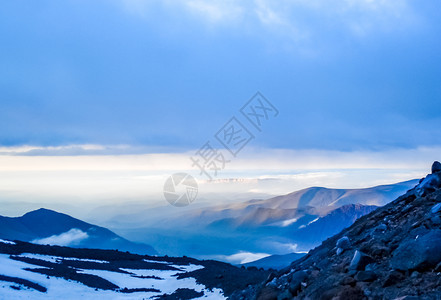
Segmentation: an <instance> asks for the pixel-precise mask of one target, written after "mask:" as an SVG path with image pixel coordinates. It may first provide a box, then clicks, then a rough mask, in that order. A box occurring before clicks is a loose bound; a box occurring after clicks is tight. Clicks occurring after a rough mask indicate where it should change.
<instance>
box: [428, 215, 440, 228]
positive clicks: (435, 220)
mask: <svg viewBox="0 0 441 300" xmlns="http://www.w3.org/2000/svg"><path fill="white" fill-rule="evenodd" d="M430 220H431V221H432V223H433V224H434V225H436V226H439V225H441V217H440V216H433V217H431V218H430Z"/></svg>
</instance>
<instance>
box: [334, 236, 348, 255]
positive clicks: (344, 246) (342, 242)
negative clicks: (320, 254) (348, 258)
mask: <svg viewBox="0 0 441 300" xmlns="http://www.w3.org/2000/svg"><path fill="white" fill-rule="evenodd" d="M336 246H337V255H339V254H340V253H342V252H343V251H344V250H348V249H351V241H350V240H349V238H348V237H347V236H344V237H342V238H340V239H339V240H338V241H337V244H336ZM339 249H340V250H339Z"/></svg>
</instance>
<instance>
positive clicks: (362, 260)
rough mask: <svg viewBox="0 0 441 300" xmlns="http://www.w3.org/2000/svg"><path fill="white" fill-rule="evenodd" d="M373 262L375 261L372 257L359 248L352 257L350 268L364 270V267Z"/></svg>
mask: <svg viewBox="0 0 441 300" xmlns="http://www.w3.org/2000/svg"><path fill="white" fill-rule="evenodd" d="M372 262H374V260H373V259H372V257H370V256H369V255H366V254H364V253H363V252H361V251H359V250H356V251H355V253H354V256H353V257H352V260H351V264H350V265H349V270H357V271H361V270H364V268H365V267H366V266H367V265H368V264H370V263H372Z"/></svg>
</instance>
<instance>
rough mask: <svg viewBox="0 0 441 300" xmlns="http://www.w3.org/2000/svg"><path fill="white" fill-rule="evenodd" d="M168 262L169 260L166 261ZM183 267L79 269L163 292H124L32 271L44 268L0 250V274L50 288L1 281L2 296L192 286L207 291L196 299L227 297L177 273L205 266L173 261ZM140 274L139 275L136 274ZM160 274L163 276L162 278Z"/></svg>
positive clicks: (66, 298)
mask: <svg viewBox="0 0 441 300" xmlns="http://www.w3.org/2000/svg"><path fill="white" fill-rule="evenodd" d="M1 242H4V241H1ZM20 257H28V258H34V259H40V260H45V261H48V262H53V263H54V262H60V260H63V259H64V260H66V259H68V260H70V259H69V258H61V257H55V256H48V255H39V254H22V255H20ZM72 260H78V261H86V262H87V261H88V262H91V261H92V262H99V263H106V262H105V261H95V260H87V259H84V260H83V259H78V258H72ZM165 263H166V262H165ZM169 265H170V266H173V267H175V268H178V269H179V271H170V270H167V271H164V270H147V269H141V270H135V269H126V268H125V269H121V270H122V271H126V272H129V273H130V274H124V273H118V272H112V271H105V270H88V269H87V270H85V269H78V270H77V272H78V273H84V274H91V275H97V276H99V277H101V278H103V279H106V280H108V281H110V282H112V283H113V284H115V285H117V286H119V287H120V288H121V289H124V288H128V289H136V288H143V289H149V288H150V289H157V290H159V291H160V292H144V291H142V292H133V293H122V292H120V291H114V290H100V289H95V288H90V287H88V286H85V285H83V284H82V283H79V282H76V281H71V280H65V279H63V278H57V277H52V276H46V275H43V274H39V273H35V272H31V271H27V270H25V269H26V268H42V267H41V266H36V265H32V264H28V263H25V262H21V261H17V260H14V259H11V258H10V256H9V255H7V254H0V275H4V276H9V277H17V278H21V279H25V280H28V281H31V282H33V283H36V284H39V285H41V286H43V287H45V288H47V292H45V293H43V292H39V291H37V290H35V289H31V288H28V287H26V286H24V285H20V284H16V283H13V282H7V281H0V300H9V299H32V300H39V299H45V300H46V299H63V300H70V299H72V300H77V299H133V300H135V299H136V300H140V299H154V298H155V297H156V296H160V295H163V294H172V293H173V292H175V291H176V290H177V289H179V288H187V289H192V290H194V291H196V292H203V293H204V295H203V296H202V297H200V298H196V299H213V300H214V299H225V297H224V296H223V293H222V291H221V290H220V289H213V290H209V289H207V288H206V287H205V286H203V285H201V284H197V283H196V280H195V279H194V278H184V279H177V277H176V274H179V273H184V272H188V271H193V270H197V269H200V268H204V267H203V266H197V265H186V266H182V265H173V264H169ZM135 276H138V277H135ZM142 276H144V277H146V276H150V277H151V276H155V278H150V277H149V278H143V277H142ZM158 277H159V278H160V279H158Z"/></svg>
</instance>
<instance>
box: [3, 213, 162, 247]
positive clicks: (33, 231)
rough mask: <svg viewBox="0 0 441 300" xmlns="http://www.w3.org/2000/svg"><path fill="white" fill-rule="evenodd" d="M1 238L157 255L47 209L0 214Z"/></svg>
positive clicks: (95, 227)
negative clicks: (23, 213) (12, 215)
mask: <svg viewBox="0 0 441 300" xmlns="http://www.w3.org/2000/svg"><path fill="white" fill-rule="evenodd" d="M0 239H7V240H20V241H25V242H34V243H38V244H52V245H62V246H71V247H76V248H97V249H118V250H120V251H130V252H132V253H140V254H157V252H156V251H155V250H154V249H153V247H151V246H149V245H146V244H143V243H133V242H130V241H128V240H126V239H124V238H122V237H120V236H119V235H117V234H115V233H113V232H112V231H110V230H108V229H106V228H103V227H99V226H96V225H92V224H89V223H86V222H83V221H81V220H78V219H75V218H73V217H71V216H68V215H65V214H62V213H58V212H55V211H52V210H48V209H39V210H36V211H32V212H29V213H27V214H25V215H23V216H21V217H16V218H11V217H3V216H0Z"/></svg>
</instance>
